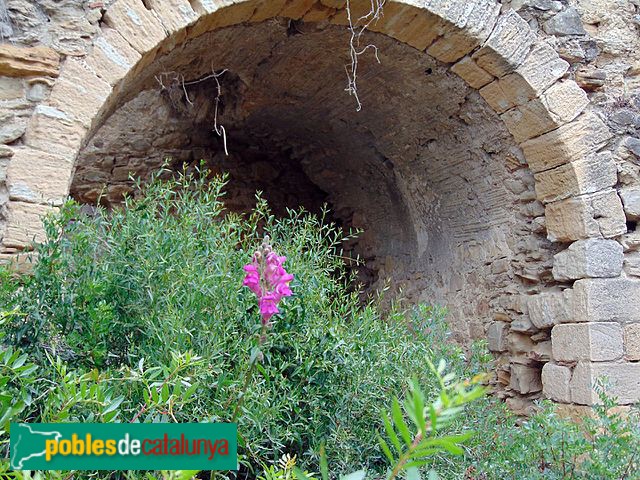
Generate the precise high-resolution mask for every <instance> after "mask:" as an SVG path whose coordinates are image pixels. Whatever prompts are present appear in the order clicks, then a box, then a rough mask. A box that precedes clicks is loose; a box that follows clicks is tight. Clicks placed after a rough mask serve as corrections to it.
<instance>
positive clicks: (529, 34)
mask: <svg viewBox="0 0 640 480" xmlns="http://www.w3.org/2000/svg"><path fill="white" fill-rule="evenodd" d="M534 40H535V34H534V33H533V31H532V30H531V28H530V27H529V24H528V23H527V22H525V21H524V20H523V19H522V17H520V15H518V14H517V13H516V12H514V11H513V10H511V11H509V12H508V13H506V14H504V15H502V16H501V17H500V18H499V19H498V21H497V22H496V25H495V27H494V29H493V31H492V32H491V35H489V38H488V39H487V40H486V42H484V44H483V45H482V46H481V47H480V48H479V49H478V50H477V51H476V52H475V53H474V54H473V55H472V58H473V59H474V60H475V62H476V63H477V64H478V65H479V66H480V68H482V69H483V70H485V71H487V72H489V73H490V74H491V75H493V76H495V77H502V76H504V75H506V74H508V73H511V72H512V71H514V70H515V69H516V68H517V67H519V66H520V65H521V64H522V62H523V61H524V59H525V58H526V57H527V54H528V53H529V50H530V48H531V45H532V44H533V42H534Z"/></svg>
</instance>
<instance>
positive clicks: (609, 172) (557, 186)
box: [534, 152, 618, 203]
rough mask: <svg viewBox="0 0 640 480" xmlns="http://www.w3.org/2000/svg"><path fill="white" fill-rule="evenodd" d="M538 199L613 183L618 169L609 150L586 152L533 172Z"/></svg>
mask: <svg viewBox="0 0 640 480" xmlns="http://www.w3.org/2000/svg"><path fill="white" fill-rule="evenodd" d="M534 177H535V179H536V184H535V189H536V196H537V198H538V200H540V201H541V202H543V203H550V202H556V201H558V200H563V199H565V198H568V197H572V196H577V195H581V194H584V193H594V192H598V191H600V190H604V189H606V188H609V187H612V186H614V185H615V184H616V183H617V181H618V169H617V167H616V164H615V162H614V161H613V158H612V156H611V154H610V153H609V152H602V153H599V154H594V155H589V156H587V157H585V158H582V159H578V160H576V161H574V162H569V163H565V164H564V165H560V166H559V167H556V168H552V169H550V170H545V171H543V172H540V173H536V174H534Z"/></svg>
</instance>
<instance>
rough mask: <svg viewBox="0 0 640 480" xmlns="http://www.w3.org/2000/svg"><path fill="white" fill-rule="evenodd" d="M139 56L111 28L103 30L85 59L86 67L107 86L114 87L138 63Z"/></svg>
mask: <svg viewBox="0 0 640 480" xmlns="http://www.w3.org/2000/svg"><path fill="white" fill-rule="evenodd" d="M140 58H141V55H140V54H139V53H138V52H137V51H136V50H135V49H134V48H133V47H132V46H131V45H129V42H127V41H126V40H125V39H124V38H123V37H122V35H120V34H119V33H118V32H117V31H115V30H114V29H112V28H104V29H103V30H102V33H101V35H100V36H99V37H98V38H96V40H95V42H94V44H93V51H92V52H91V53H90V54H89V55H88V56H87V57H86V63H87V65H88V66H89V67H90V68H91V69H92V70H93V71H94V72H95V74H96V75H97V76H98V77H100V78H102V79H103V80H104V81H105V82H107V83H109V85H112V86H113V85H115V84H116V83H118V82H119V81H120V80H122V78H124V76H125V75H126V74H127V73H128V72H129V70H131V68H132V67H133V66H134V65H135V64H136V63H138V61H139V60H140Z"/></svg>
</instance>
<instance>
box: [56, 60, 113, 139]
mask: <svg viewBox="0 0 640 480" xmlns="http://www.w3.org/2000/svg"><path fill="white" fill-rule="evenodd" d="M110 93H111V85H109V84H108V83H107V82H105V81H104V80H102V79H100V78H98V76H97V75H96V74H95V73H93V71H91V70H90V69H89V67H88V66H87V65H86V64H84V62H83V61H82V60H78V59H75V58H69V59H67V60H66V61H65V62H64V64H63V65H62V71H61V73H60V78H58V80H57V81H56V83H55V85H54V86H53V89H52V90H51V95H50V96H49V100H48V102H47V104H48V105H49V106H51V107H54V108H56V109H58V110H60V111H64V112H67V115H68V116H71V115H73V117H74V120H77V121H78V122H79V123H81V124H82V125H84V126H85V127H87V128H89V127H90V126H91V123H92V121H93V119H94V118H95V116H96V114H97V113H98V111H99V110H100V107H102V105H103V104H104V103H105V101H106V100H107V98H108V97H109V94H110Z"/></svg>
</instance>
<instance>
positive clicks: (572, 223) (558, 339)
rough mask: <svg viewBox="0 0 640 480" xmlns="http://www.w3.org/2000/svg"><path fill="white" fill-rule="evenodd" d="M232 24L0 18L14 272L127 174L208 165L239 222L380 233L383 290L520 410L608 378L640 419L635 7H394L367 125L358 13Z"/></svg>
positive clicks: (291, 9)
mask: <svg viewBox="0 0 640 480" xmlns="http://www.w3.org/2000/svg"><path fill="white" fill-rule="evenodd" d="M0 2H2V0H0ZM227 3H228V4H229V5H230V6H228V7H226V8H220V7H221V6H220V5H218V4H215V5H214V3H213V2H210V1H208V0H193V1H192V2H187V1H186V0H171V1H169V0H167V1H158V0H147V1H145V2H144V3H143V2H141V1H140V0H118V1H116V2H109V3H108V4H104V3H101V2H93V3H87V2H84V3H83V2H79V1H77V0H76V1H74V0H67V1H63V2H55V3H54V2H49V1H35V0H34V1H26V0H18V1H11V0H7V1H5V2H2V3H0V32H1V33H2V35H3V36H4V38H5V39H6V42H5V43H4V44H2V45H0V75H2V76H0V102H2V103H1V106H0V108H1V110H0V115H3V116H4V118H5V121H4V122H3V123H2V126H0V136H1V137H2V138H1V140H2V142H0V143H4V144H5V145H8V146H5V147H2V150H0V174H2V176H0V179H4V178H5V177H6V181H2V182H0V205H2V211H0V219H1V220H0V221H1V222H2V223H0V231H3V232H4V233H3V234H2V253H0V255H3V256H4V258H6V259H10V258H13V257H12V256H13V255H14V254H15V253H16V252H19V251H22V250H24V249H28V248H29V244H30V242H31V241H32V239H33V238H34V237H35V238H36V239H38V238H40V237H41V235H42V233H41V229H40V228H39V227H38V222H39V216H40V215H41V214H42V213H44V212H46V211H47V210H48V209H50V208H52V207H55V206H56V205H57V204H59V202H61V201H62V199H63V198H64V197H65V196H66V195H67V194H68V193H69V192H71V194H72V195H73V196H75V197H76V198H78V199H79V200H81V201H86V202H95V201H97V200H98V199H99V198H100V201H102V202H103V203H105V204H108V205H114V204H117V203H118V202H119V201H120V200H121V198H122V195H123V194H125V193H135V192H132V188H133V187H132V185H133V184H132V182H131V180H130V179H129V174H133V175H134V176H142V177H143V178H144V177H146V176H147V175H148V174H149V173H150V172H151V171H153V170H154V169H157V168H158V167H159V166H160V165H161V164H162V163H163V162H164V160H165V159H166V158H170V159H171V160H170V165H172V166H173V167H175V168H177V167H179V165H181V164H182V163H183V162H187V163H190V164H193V163H196V162H199V161H200V160H202V159H204V160H205V161H206V162H207V164H208V165H209V166H210V167H211V168H213V169H214V170H216V171H228V172H229V173H230V183H229V193H230V195H229V198H230V202H229V207H230V208H233V209H237V210H244V209H246V208H248V207H250V205H251V203H252V200H253V191H254V190H255V189H256V188H259V189H264V190H265V194H266V196H267V198H270V200H271V201H272V203H273V205H274V207H275V208H276V210H277V211H280V212H282V211H283V210H284V209H285V207H287V206H296V205H298V204H301V205H304V206H306V207H307V208H308V209H310V210H312V211H317V210H318V209H319V208H320V206H321V204H322V203H323V202H328V203H329V205H330V206H331V208H332V210H333V211H334V215H335V218H336V219H337V220H338V221H339V222H341V223H342V224H344V225H346V226H355V227H359V228H363V229H364V234H363V235H362V236H361V238H360V240H359V241H358V242H357V243H356V244H354V245H352V247H353V248H354V251H355V253H358V254H360V255H362V256H363V257H364V258H365V259H366V260H367V262H368V265H369V267H370V271H368V272H367V273H368V275H369V280H370V281H372V282H373V283H374V287H375V286H380V285H382V284H383V283H384V282H386V281H390V282H391V284H392V285H393V286H394V287H396V289H397V290H401V291H402V295H404V296H405V297H406V298H407V299H408V300H410V301H435V302H439V303H444V304H447V305H448V306H449V307H450V309H451V312H452V315H451V323H452V327H453V330H454V332H455V333H456V336H457V337H458V338H459V339H460V340H468V339H470V338H478V337H486V338H487V339H488V341H489V347H490V349H491V350H492V351H494V352H496V355H497V369H496V376H495V380H494V381H495V383H496V384H497V385H500V386H501V392H502V393H501V394H502V395H505V396H507V397H509V399H510V400H509V401H510V403H511V404H512V406H514V407H519V406H522V405H523V403H522V399H523V398H524V399H525V400H528V399H532V398H535V397H537V396H539V395H540V394H541V391H543V392H544V394H545V395H546V396H548V397H550V398H553V399H554V400H556V401H559V402H566V403H580V404H590V403H593V402H594V401H595V400H596V399H595V397H594V395H593V391H592V384H593V382H594V380H595V379H596V378H597V377H598V376H599V375H601V374H602V373H603V372H604V373H608V374H609V375H610V376H611V377H612V378H613V380H614V381H613V385H612V389H613V392H612V393H613V394H615V395H617V396H619V397H620V400H621V402H622V403H630V402H632V401H636V400H638V399H640V386H639V385H637V384H636V383H634V382H635V380H634V379H633V374H634V371H635V370H634V369H635V368H636V367H637V366H638V365H639V364H637V363H635V362H636V361H637V360H639V359H640V355H638V353H637V351H636V350H638V349H637V344H638V343H640V340H638V339H637V338H636V337H637V336H638V335H639V334H640V332H638V331H637V330H638V329H637V328H636V326H637V325H638V322H640V312H638V309H637V307H636V305H637V302H629V301H628V299H629V298H638V294H639V293H640V286H639V285H640V279H638V278H637V275H638V273H639V271H640V266H639V264H640V259H639V258H638V257H639V256H640V254H639V253H638V249H639V247H640V236H638V234H637V232H636V230H635V229H636V222H637V219H638V216H640V208H639V206H638V203H639V201H640V198H639V197H640V194H639V191H640V167H639V162H638V157H637V154H638V153H640V152H639V150H640V147H639V145H640V140H638V139H637V137H636V134H637V132H636V127H637V125H638V124H640V122H639V121H638V118H639V117H638V112H637V103H638V98H637V91H635V90H636V88H635V86H636V82H637V80H636V78H637V75H638V73H640V70H639V68H638V63H637V57H636V55H637V53H636V52H637V51H638V49H637V46H638V45H637V44H638V32H637V27H636V23H634V22H635V21H636V20H637V16H636V15H637V13H636V10H637V7H636V5H635V4H633V3H632V2H624V1H619V2H618V3H619V4H620V5H619V8H617V9H613V8H611V6H610V2H608V1H604V0H602V1H597V0H589V1H587V0H582V1H580V0H575V1H573V0H572V1H570V2H565V1H562V2H560V1H553V0H512V1H511V2H506V1H505V2H502V4H498V3H494V2H492V1H487V0H477V1H462V0H460V1H459V2H450V1H449V2H444V1H440V0H429V1H426V2H424V4H421V5H420V6H419V7H416V6H413V5H409V4H404V3H401V2H391V1H389V2H388V4H387V6H386V8H385V16H384V18H383V20H381V21H380V22H379V23H378V24H376V25H375V26H374V27H373V28H372V29H373V30H375V31H376V32H379V33H373V32H372V33H370V34H368V35H367V38H366V41H367V42H372V43H375V44H376V45H378V47H379V53H380V60H381V64H377V63H376V62H374V61H373V59H372V58H371V57H363V60H362V64H361V66H360V82H359V89H360V93H361V96H362V100H363V103H364V108H363V110H362V111H361V112H357V113H356V112H355V111H354V105H353V103H352V99H351V98H349V97H348V96H347V95H346V94H344V92H343V91H342V90H343V89H344V85H345V76H344V63H345V61H346V60H347V58H346V55H345V54H346V52H345V44H346V41H347V32H346V30H345V29H344V23H345V14H344V2H342V1H335V0H322V1H321V2H317V3H314V2H313V1H311V0H261V1H250V2H237V3H235V4H234V3H233V2H231V1H229V2H227ZM225 5H226V4H225ZM353 6H354V9H356V10H364V9H365V8H366V2H365V3H363V4H360V3H358V2H354V3H353ZM3 9H4V10H6V11H7V13H8V16H4V15H2V12H3V11H4V10H3ZM222 69H227V73H225V75H224V76H222V77H220V79H221V82H222V83H221V85H222V88H223V103H222V104H221V107H223V108H222V110H221V111H220V112H219V117H217V118H216V117H215V116H214V113H213V105H215V98H216V96H217V88H216V87H217V86H216V85H215V82H212V81H211V78H208V79H207V77H209V76H210V75H211V73H212V71H214V70H215V71H221V70H222ZM58 77H59V78H58ZM203 79H205V80H203ZM218 121H220V122H221V123H223V124H224V126H225V128H226V130H227V132H228V138H227V140H228V147H229V149H230V153H231V155H229V156H226V155H224V154H223V153H222V151H223V148H222V145H221V143H220V139H219V137H218V136H217V135H216V134H215V133H214V132H213V128H212V126H213V125H214V124H215V123H216V122H218ZM74 168H75V171H74ZM285 192H286V193H285Z"/></svg>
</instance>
